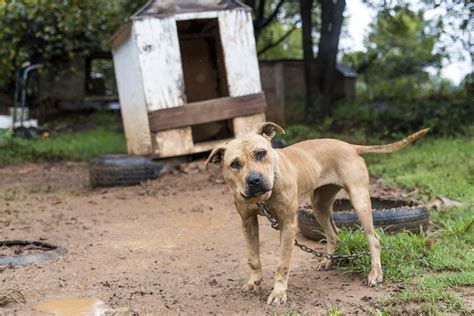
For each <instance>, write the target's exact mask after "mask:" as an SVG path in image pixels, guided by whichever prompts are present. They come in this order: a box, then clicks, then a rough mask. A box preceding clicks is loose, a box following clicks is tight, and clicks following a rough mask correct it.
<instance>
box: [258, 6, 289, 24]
mask: <svg viewBox="0 0 474 316" xmlns="http://www.w3.org/2000/svg"><path fill="white" fill-rule="evenodd" d="M284 3H285V0H280V2H278V4H277V6H276V8H275V10H273V12H272V14H270V16H269V17H268V18H264V19H263V21H262V24H261V25H260V28H261V29H263V28H265V27H266V26H267V25H269V24H270V23H272V21H273V20H274V19H275V18H276V16H277V15H278V12H279V11H280V9H281V7H282V6H283V4H284Z"/></svg>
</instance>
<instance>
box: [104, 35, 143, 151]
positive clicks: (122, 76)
mask: <svg viewBox="0 0 474 316" xmlns="http://www.w3.org/2000/svg"><path fill="white" fill-rule="evenodd" d="M132 33H133V31H132ZM112 53H113V57H114V69H115V74H116V78H117V86H118V92H119V99H120V106H121V113H122V121H123V126H124V129H125V138H126V140H127V147H128V152H129V153H130V154H136V155H146V154H148V153H150V152H151V149H152V148H151V134H150V125H149V122H148V112H147V109H146V105H145V95H144V90H143V78H142V75H141V72H140V69H141V68H140V64H139V61H138V48H137V46H136V43H135V41H134V36H133V34H131V36H129V37H128V38H127V39H126V40H125V42H123V43H122V44H121V45H120V47H118V48H117V49H115V50H113V51H112Z"/></svg>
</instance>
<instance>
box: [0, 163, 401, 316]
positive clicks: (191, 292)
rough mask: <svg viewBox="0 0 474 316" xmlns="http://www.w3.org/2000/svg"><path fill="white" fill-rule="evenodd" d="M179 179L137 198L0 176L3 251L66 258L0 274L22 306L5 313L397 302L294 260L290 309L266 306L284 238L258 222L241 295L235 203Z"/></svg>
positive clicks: (314, 309) (41, 176)
mask: <svg viewBox="0 0 474 316" xmlns="http://www.w3.org/2000/svg"><path fill="white" fill-rule="evenodd" d="M183 171H185V172H175V173H173V174H169V175H166V176H164V177H162V178H160V179H157V180H154V181H150V182H147V183H144V184H142V185H139V186H133V187H121V188H107V189H95V190H93V189H91V188H90V187H89V184H88V173H87V165H86V164H84V163H54V164H27V165H21V166H13V167H12V166H9V167H0V239H2V240H7V239H8V240H12V239H28V240H46V241H47V242H50V243H53V244H56V245H59V246H62V247H65V248H67V249H68V250H69V253H68V254H67V255H65V256H62V257H60V258H59V259H58V260H56V261H50V262H45V263H43V264H41V265H38V266H24V267H7V268H0V284H1V286H0V288H1V289H18V290H20V291H21V292H22V293H23V294H24V296H25V298H26V302H25V303H24V304H19V303H14V304H11V305H9V306H7V307H5V308H3V309H1V308H0V313H3V312H6V313H10V312H18V313H21V314H25V313H28V312H30V313H33V312H34V309H33V308H34V306H35V305H36V304H39V303H43V302H47V301H51V300H56V299H66V298H94V299H99V300H102V301H103V302H105V304H106V305H107V306H108V307H110V308H111V310H112V311H117V312H124V311H133V312H137V313H138V314H150V313H157V314H158V313H181V314H190V313H196V314H202V313H210V314H254V315H255V314H273V313H275V312H276V313H283V312H287V311H298V312H300V313H304V314H310V315H318V314H324V313H325V312H326V311H327V310H328V309H330V308H332V307H338V308H340V309H341V310H342V311H343V312H345V313H347V314H357V313H360V314H366V313H367V312H370V311H372V312H373V311H374V309H375V308H376V307H377V299H378V298H380V297H383V296H385V295H386V294H388V293H389V292H390V291H391V290H392V289H390V288H388V287H387V285H382V286H380V287H378V288H368V287H366V286H365V285H364V284H363V279H364V277H365V276H361V275H350V274H344V273H343V272H342V271H340V270H331V271H324V272H319V271H316V270H315V269H314V266H315V263H316V262H317V260H318V259H316V258H312V257H311V256H310V255H308V254H306V253H303V252H301V251H298V250H296V249H295V251H294V253H293V258H292V265H291V268H292V269H291V270H292V271H291V275H290V280H289V287H288V303H287V304H286V305H284V306H278V307H275V306H268V305H267V304H266V299H267V296H268V295H269V294H270V292H271V289H272V283H273V275H274V270H275V269H276V265H277V262H278V253H279V250H278V244H279V238H278V232H276V231H273V230H272V229H271V227H270V225H269V224H268V223H267V222H266V221H265V220H263V218H260V229H261V244H262V247H261V249H262V250H261V252H262V263H263V268H264V282H263V285H262V289H261V291H260V292H258V293H255V294H246V295H243V294H242V293H241V292H240V288H241V286H242V285H243V284H244V282H245V281H246V278H247V277H248V273H249V268H248V266H247V263H246V259H245V248H244V240H243V236H242V233H241V224H240V218H239V215H238V214H237V212H236V210H235V209H234V207H233V205H232V201H231V194H230V192H229V190H228V189H227V187H226V185H225V184H224V183H223V182H222V180H221V179H220V178H219V176H217V174H216V173H215V172H212V171H211V172H208V171H204V170H202V163H198V164H196V163H194V164H193V165H188V166H185V167H184V168H183ZM382 186H383V184H382V183H381V182H375V183H374V184H372V190H373V191H377V193H378V195H389V196H394V195H395V196H396V195H400V194H401V192H400V191H399V190H384V189H381V188H382ZM298 239H301V240H304V241H305V243H307V244H308V245H311V246H314V247H316V248H318V249H321V250H324V245H322V244H318V243H316V242H311V241H308V240H305V239H304V238H303V237H301V236H298ZM37 313H38V312H37V311H36V312H35V314H37Z"/></svg>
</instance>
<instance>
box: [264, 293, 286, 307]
mask: <svg viewBox="0 0 474 316" xmlns="http://www.w3.org/2000/svg"><path fill="white" fill-rule="evenodd" d="M285 303H286V290H283V289H273V291H272V294H270V296H269V297H268V299H267V304H268V305H280V304H285Z"/></svg>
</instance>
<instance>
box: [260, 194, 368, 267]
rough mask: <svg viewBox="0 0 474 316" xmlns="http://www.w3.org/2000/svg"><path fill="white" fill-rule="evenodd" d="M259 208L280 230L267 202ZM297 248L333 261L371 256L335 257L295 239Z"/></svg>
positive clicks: (356, 254) (366, 253) (261, 213)
mask: <svg viewBox="0 0 474 316" xmlns="http://www.w3.org/2000/svg"><path fill="white" fill-rule="evenodd" d="M257 206H258V209H259V211H260V215H262V216H265V217H266V218H267V219H268V221H269V222H270V224H271V225H272V228H273V229H275V230H280V225H279V224H278V221H277V220H276V218H275V217H273V215H272V214H270V212H269V211H268V207H267V204H266V203H265V202H257ZM295 246H296V247H298V248H300V249H301V250H303V251H304V252H307V253H310V254H312V255H313V256H316V257H319V258H326V259H332V260H353V259H355V258H360V257H363V256H366V255H368V254H370V253H369V252H368V251H365V252H362V253H354V254H350V255H333V254H330V253H327V252H324V251H318V250H314V249H311V248H309V247H308V246H305V245H303V244H300V243H299V242H298V240H296V239H295Z"/></svg>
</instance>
